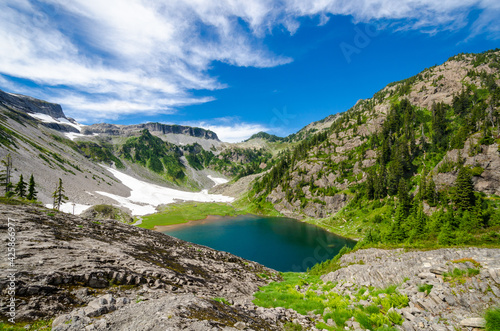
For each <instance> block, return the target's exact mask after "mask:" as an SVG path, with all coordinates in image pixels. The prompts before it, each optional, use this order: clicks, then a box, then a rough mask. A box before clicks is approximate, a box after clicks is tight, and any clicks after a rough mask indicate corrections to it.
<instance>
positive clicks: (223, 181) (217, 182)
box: [207, 175, 229, 185]
mask: <svg viewBox="0 0 500 331" xmlns="http://www.w3.org/2000/svg"><path fill="white" fill-rule="evenodd" d="M207 177H208V178H210V179H211V180H212V182H214V183H215V185H220V184H226V183H227V182H229V181H228V180H227V179H225V178H217V177H212V176H210V175H208V176H207Z"/></svg>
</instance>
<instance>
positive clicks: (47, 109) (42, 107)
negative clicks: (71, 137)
mask: <svg viewBox="0 0 500 331" xmlns="http://www.w3.org/2000/svg"><path fill="white" fill-rule="evenodd" d="M0 104H3V105H4V106H6V107H8V108H14V109H16V110H20V111H23V112H25V113H31V114H33V113H41V114H46V115H50V116H52V117H54V118H66V116H65V115H64V113H63V110H62V108H61V106H60V105H58V104H55V103H50V102H47V101H43V100H39V99H35V98H32V97H28V96H25V95H20V94H12V93H7V92H4V91H2V90H0Z"/></svg>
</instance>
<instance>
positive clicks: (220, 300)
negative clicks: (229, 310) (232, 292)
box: [212, 298, 231, 306]
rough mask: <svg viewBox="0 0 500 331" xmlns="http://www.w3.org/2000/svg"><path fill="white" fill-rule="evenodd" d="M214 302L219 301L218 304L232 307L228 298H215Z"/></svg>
mask: <svg viewBox="0 0 500 331" xmlns="http://www.w3.org/2000/svg"><path fill="white" fill-rule="evenodd" d="M212 300H214V301H217V302H220V303H223V304H225V305H228V306H230V305H231V304H230V303H229V301H227V300H226V298H213V299H212Z"/></svg>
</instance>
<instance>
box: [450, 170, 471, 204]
mask: <svg viewBox="0 0 500 331" xmlns="http://www.w3.org/2000/svg"><path fill="white" fill-rule="evenodd" d="M455 189H456V192H455V205H456V206H457V208H459V209H462V210H471V209H472V208H473V207H474V205H475V196H474V186H473V184H472V175H471V173H470V171H469V170H468V169H467V168H466V167H464V166H461V167H460V170H459V171H458V176H457V179H456V181H455Z"/></svg>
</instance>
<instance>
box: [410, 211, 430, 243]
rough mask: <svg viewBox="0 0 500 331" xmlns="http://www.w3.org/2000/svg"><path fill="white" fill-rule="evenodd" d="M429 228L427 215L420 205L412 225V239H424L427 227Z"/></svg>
mask: <svg viewBox="0 0 500 331" xmlns="http://www.w3.org/2000/svg"><path fill="white" fill-rule="evenodd" d="M426 226H427V215H425V213H424V208H423V206H422V204H421V203H420V204H419V205H418V206H417V210H416V215H415V217H414V222H413V224H412V237H413V238H422V237H423V236H424V235H425V227H426Z"/></svg>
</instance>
